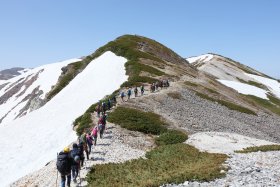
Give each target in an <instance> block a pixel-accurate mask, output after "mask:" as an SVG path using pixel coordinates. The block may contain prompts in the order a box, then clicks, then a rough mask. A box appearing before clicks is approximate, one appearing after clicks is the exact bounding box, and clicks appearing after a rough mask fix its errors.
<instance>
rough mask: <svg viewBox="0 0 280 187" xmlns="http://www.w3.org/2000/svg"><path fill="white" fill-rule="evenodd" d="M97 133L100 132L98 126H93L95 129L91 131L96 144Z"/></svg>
mask: <svg viewBox="0 0 280 187" xmlns="http://www.w3.org/2000/svg"><path fill="white" fill-rule="evenodd" d="M97 133H98V126H95V127H94V128H93V130H92V131H91V135H92V136H93V139H94V145H95V146H96V142H97Z"/></svg>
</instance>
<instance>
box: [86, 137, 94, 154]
mask: <svg viewBox="0 0 280 187" xmlns="http://www.w3.org/2000/svg"><path fill="white" fill-rule="evenodd" d="M86 139H87V147H88V154H89V155H90V153H91V147H92V144H93V143H92V141H93V139H92V137H91V135H90V133H88V134H87V137H86Z"/></svg>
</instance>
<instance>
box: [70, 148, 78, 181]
mask: <svg viewBox="0 0 280 187" xmlns="http://www.w3.org/2000/svg"><path fill="white" fill-rule="evenodd" d="M70 155H71V158H72V166H71V169H72V177H73V181H74V183H76V182H77V180H76V179H77V177H78V174H79V171H80V154H79V148H78V145H77V144H76V143H74V144H73V149H72V150H71V152H70Z"/></svg>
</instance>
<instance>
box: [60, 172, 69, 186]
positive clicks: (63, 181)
mask: <svg viewBox="0 0 280 187" xmlns="http://www.w3.org/2000/svg"><path fill="white" fill-rule="evenodd" d="M66 177H67V187H70V182H71V172H70V173H69V174H68V175H61V187H65V182H66Z"/></svg>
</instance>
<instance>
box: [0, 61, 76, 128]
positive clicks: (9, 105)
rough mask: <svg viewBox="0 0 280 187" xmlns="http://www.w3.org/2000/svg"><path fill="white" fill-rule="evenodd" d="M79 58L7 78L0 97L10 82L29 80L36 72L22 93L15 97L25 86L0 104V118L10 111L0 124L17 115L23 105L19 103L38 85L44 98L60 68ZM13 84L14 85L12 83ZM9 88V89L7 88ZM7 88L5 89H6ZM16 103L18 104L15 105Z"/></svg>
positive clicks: (11, 119)
mask: <svg viewBox="0 0 280 187" xmlns="http://www.w3.org/2000/svg"><path fill="white" fill-rule="evenodd" d="M80 60H81V59H70V60H66V61H63V62H59V63H54V64H48V65H44V66H40V67H37V68H34V69H32V70H29V71H27V72H26V73H23V74H21V75H19V76H16V77H14V78H12V79H9V80H7V82H9V84H7V85H6V86H5V87H4V88H2V89H1V91H0V97H1V96H2V95H4V94H5V93H6V92H7V91H9V90H10V89H12V88H13V87H11V88H9V87H10V86H11V85H12V84H14V83H16V82H17V81H19V80H20V79H22V80H20V81H19V82H18V83H20V82H23V81H24V80H25V79H27V80H30V79H31V78H32V77H33V76H35V75H36V74H37V73H39V75H38V79H37V80H36V81H35V82H34V83H33V84H32V85H31V86H30V87H29V88H28V89H27V90H26V91H25V93H24V94H22V95H21V96H19V97H17V95H18V94H20V93H21V91H23V90H24V89H25V86H23V87H22V88H21V90H20V91H19V92H17V93H16V94H14V95H13V96H12V97H10V98H9V99H8V101H7V102H5V103H3V104H2V105H0V119H1V118H2V117H4V116H5V115H6V114H7V113H8V112H9V111H11V112H10V113H9V114H8V115H7V116H6V118H4V120H3V121H2V123H1V124H0V125H4V124H5V123H9V122H10V121H13V120H14V119H15V117H16V116H17V115H18V113H19V111H20V110H21V109H22V108H23V107H24V105H22V104H20V102H21V101H22V100H23V99H24V98H25V97H26V96H27V95H29V94H31V93H32V91H33V90H34V89H35V88H36V87H38V86H40V87H39V90H42V91H43V94H42V95H41V96H40V98H41V99H44V98H45V95H46V93H47V92H49V91H50V90H51V87H52V86H53V85H55V84H56V82H57V80H58V77H59V76H60V75H61V72H62V71H61V68H62V67H64V66H67V65H68V64H70V63H73V62H77V61H80ZM14 86H15V85H14ZM7 88H9V89H7ZM6 89H7V90H6ZM17 105H18V106H17Z"/></svg>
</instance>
